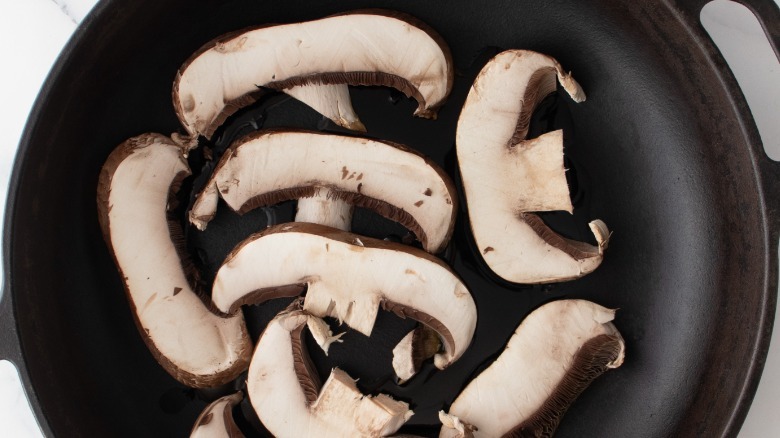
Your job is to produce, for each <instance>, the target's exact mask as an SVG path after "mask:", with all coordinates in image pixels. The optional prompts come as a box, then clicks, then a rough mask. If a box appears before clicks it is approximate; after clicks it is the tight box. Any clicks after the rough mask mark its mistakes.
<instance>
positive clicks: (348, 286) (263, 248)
mask: <svg viewBox="0 0 780 438" xmlns="http://www.w3.org/2000/svg"><path fill="white" fill-rule="evenodd" d="M306 285H308V289H307V292H306V299H305V302H304V309H305V310H306V311H307V312H309V313H311V314H313V315H315V316H319V317H324V316H332V317H335V318H338V319H339V320H340V321H342V322H344V323H346V324H347V325H349V326H350V327H352V328H353V329H355V330H357V331H359V332H361V333H363V334H365V335H366V336H369V335H371V330H372V329H373V326H374V320H375V319H376V315H377V312H378V311H379V306H380V305H382V306H383V307H384V308H385V309H388V310H390V311H392V312H394V313H396V314H397V315H399V316H401V317H407V316H408V317H411V318H413V319H415V320H417V321H420V322H422V323H424V324H425V325H427V326H428V327H430V328H431V329H433V330H435V331H436V333H438V335H439V337H440V338H441V339H442V343H443V345H444V352H442V353H438V354H437V355H436V356H435V357H434V364H435V365H436V367H438V368H439V369H444V368H445V367H447V366H448V365H449V364H450V363H452V362H453V361H455V360H457V359H458V358H459V357H460V356H461V355H462V354H463V352H464V351H465V350H466V348H467V347H468V345H469V343H470V342H471V338H472V335H473V334H474V328H475V327H476V322H477V309H476V307H475V305H474V300H473V299H472V298H471V294H470V293H469V291H468V289H467V288H466V286H465V285H464V284H463V283H462V282H461V281H460V280H459V279H458V277H457V276H455V274H453V273H452V271H450V269H449V268H448V267H447V266H446V265H445V264H444V263H443V262H441V261H440V260H439V259H437V258H435V257H433V256H432V255H430V254H428V253H426V252H425V251H421V250H419V249H415V248H412V247H409V246H407V245H401V244H398V243H392V242H386V241H382V240H376V239H370V238H367V237H359V236H357V235H355V234H350V233H346V232H343V231H339V230H335V229H332V228H328V227H324V226H321V225H315V224H304V223H290V224H281V225H276V226H274V227H271V228H268V229H266V230H265V231H262V232H260V233H257V234H255V235H253V236H250V237H249V238H248V239H246V240H244V241H243V242H241V243H240V244H238V245H237V246H236V248H235V249H234V250H233V252H232V253H231V254H229V255H228V257H227V258H226V259H225V262H224V264H223V265H222V267H220V268H219V271H217V275H216V278H215V279H214V289H213V291H212V299H213V300H214V304H215V305H216V306H217V307H218V308H219V309H220V310H221V311H223V312H226V313H227V312H231V313H232V312H235V311H237V310H238V308H239V306H241V305H242V304H259V303H262V302H264V301H267V300H269V299H271V298H277V297H280V296H295V295H298V294H299V293H300V292H301V291H302V289H303V287H304V286H306ZM296 286H297V287H296Z"/></svg>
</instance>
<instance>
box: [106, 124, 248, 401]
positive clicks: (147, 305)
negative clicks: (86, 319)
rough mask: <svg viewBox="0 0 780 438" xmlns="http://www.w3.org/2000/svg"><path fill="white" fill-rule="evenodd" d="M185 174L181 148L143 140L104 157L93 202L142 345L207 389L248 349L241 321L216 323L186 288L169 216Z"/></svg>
mask: <svg viewBox="0 0 780 438" xmlns="http://www.w3.org/2000/svg"><path fill="white" fill-rule="evenodd" d="M189 174H190V169H189V167H188V166H187V162H186V160H185V159H184V158H183V156H182V154H181V149H180V147H179V146H177V145H176V144H175V143H174V142H173V141H172V140H171V139H169V138H167V137H164V136H162V135H159V134H144V135H141V136H138V137H134V138H131V139H129V140H127V141H125V142H124V143H122V144H121V145H119V147H117V148H116V149H115V150H114V151H113V152H112V153H111V155H109V157H108V159H107V160H106V163H105V165H104V166H103V169H102V170H101V173H100V181H99V184H98V194H97V201H98V212H99V220H100V225H101V228H102V230H103V236H104V238H105V240H106V243H107V244H108V247H109V249H110V250H111V252H112V254H113V256H114V261H115V262H116V265H117V267H118V268H119V272H120V275H121V276H122V278H123V279H124V286H125V291H126V292H127V296H128V299H129V301H130V307H131V308H132V310H133V315H134V317H135V321H136V324H137V325H138V328H139V331H140V333H141V336H142V337H143V339H144V341H145V342H146V345H147V346H148V347H149V349H150V350H151V352H152V354H153V355H154V357H155V359H157V361H158V362H159V363H160V364H161V365H162V366H163V367H164V368H165V370H166V371H168V373H170V374H171V375H172V376H173V377H174V378H176V379H177V380H179V381H180V382H182V383H184V384H186V385H189V386H195V387H207V386H216V385H221V384H223V383H225V382H228V381H230V380H233V379H234V378H235V377H236V376H237V375H238V374H239V373H241V372H243V371H244V370H245V369H246V368H247V366H248V365H249V357H250V355H251V354H252V342H251V340H250V338H249V336H248V334H247V332H246V327H245V325H244V318H243V316H242V315H241V314H237V315H234V316H232V317H230V318H222V317H220V316H217V315H216V314H214V313H212V312H211V311H210V310H209V308H207V307H206V305H205V304H204V302H203V301H202V300H201V298H200V297H199V296H198V295H197V294H196V293H195V291H194V290H193V288H192V286H191V281H190V280H192V277H193V275H195V274H196V271H195V270H194V267H192V265H191V264H190V263H189V261H188V259H187V257H186V256H185V252H184V251H183V250H181V248H180V246H181V245H182V244H183V237H182V232H181V227H180V226H179V224H178V223H177V222H176V221H175V220H169V218H168V211H167V210H168V206H169V205H171V204H172V203H173V202H175V199H174V198H173V194H174V193H175V192H176V191H177V190H178V188H179V185H180V183H181V180H182V179H183V178H184V177H186V176H187V175H189ZM177 245H178V246H177Z"/></svg>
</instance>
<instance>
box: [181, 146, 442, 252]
mask: <svg viewBox="0 0 780 438" xmlns="http://www.w3.org/2000/svg"><path fill="white" fill-rule="evenodd" d="M315 194H316V195H318V196H319V200H316V202H319V203H321V202H322V199H336V200H338V199H342V200H346V201H347V202H349V203H350V204H354V205H356V206H361V207H365V208H369V209H372V210H373V211H375V212H377V213H379V214H380V215H383V216H385V217H387V218H389V219H392V220H396V221H398V222H400V223H401V224H402V225H404V226H406V227H407V228H409V229H410V230H411V231H412V232H413V233H414V234H415V235H416V236H417V237H418V239H419V240H420V241H421V243H422V244H423V247H424V248H425V249H426V250H428V251H430V252H438V251H440V250H441V249H443V248H444V246H445V245H446V244H447V242H448V241H449V238H450V236H451V235H452V229H453V224H454V221H455V213H456V207H455V199H456V196H457V195H456V194H455V189H454V185H453V184H452V182H451V181H450V179H449V177H448V176H447V175H446V173H445V172H444V171H443V170H441V169H440V168H439V167H438V166H436V165H435V164H434V163H432V162H429V161H427V160H426V159H425V158H424V157H422V156H420V155H418V154H416V153H412V152H411V151H409V150H407V149H405V148H403V147H401V146H399V145H395V144H390V143H386V142H382V141H377V140H370V139H366V138H358V137H345V136H339V135H327V134H322V133H316V132H300V131H267V132H261V133H258V134H256V135H254V136H252V137H249V138H247V139H244V140H243V141H242V142H241V143H237V144H235V145H233V146H231V148H230V149H228V151H227V152H226V153H225V154H224V155H223V157H222V159H221V161H220V163H219V164H218V165H217V167H216V169H215V171H214V174H213V175H212V177H211V179H210V180H209V182H208V183H207V184H206V186H205V188H204V189H203V191H202V192H201V193H200V194H198V197H197V199H196V201H195V204H194V205H193V207H192V210H191V211H190V221H191V222H192V223H193V224H194V225H195V226H196V227H198V228H199V229H201V230H202V229H204V228H205V227H206V225H207V224H208V221H209V220H211V218H212V217H213V216H214V214H215V211H216V208H217V201H218V197H220V196H221V197H222V199H224V200H225V202H226V203H227V204H228V205H229V206H230V208H232V209H233V210H235V211H238V212H246V211H249V210H251V209H252V208H255V207H258V206H263V205H269V204H273V203H276V202H280V201H282V200H287V199H298V198H305V197H310V196H312V195H315ZM313 202H315V201H311V202H310V203H308V205H309V207H308V208H306V209H305V210H304V211H311V210H315V211H314V214H307V215H306V217H307V219H311V216H315V219H316V220H318V221H321V222H322V221H323V215H322V214H321V213H320V212H319V211H321V210H322V209H323V208H321V207H318V206H317V204H312V203H313ZM320 205H321V204H320ZM339 208H343V207H339ZM342 211H343V210H342ZM328 214H330V213H328ZM299 215H301V213H300V212H299ZM299 219H303V218H302V217H301V216H299ZM312 222H314V220H312ZM338 222H340V219H339V218H338V217H337V218H336V219H334V220H333V221H332V222H328V223H329V224H331V225H338ZM346 222H347V221H346V220H345V221H343V224H344V225H346ZM336 228H342V227H336ZM344 228H346V226H345V227H344Z"/></svg>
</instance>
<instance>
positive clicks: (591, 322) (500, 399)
mask: <svg viewBox="0 0 780 438" xmlns="http://www.w3.org/2000/svg"><path fill="white" fill-rule="evenodd" d="M614 315H615V311H614V310H611V309H606V308H604V307H601V306H599V305H597V304H594V303H591V302H589V301H584V300H561V301H554V302H551V303H548V304H546V305H544V306H542V307H540V308H539V309H537V310H535V311H534V312H532V313H531V314H530V315H528V317H526V319H525V320H524V321H523V322H522V323H521V324H520V326H519V327H518V328H517V330H516V331H515V333H514V335H513V336H512V338H511V339H510V340H509V343H508V344H507V346H506V348H505V349H504V351H503V352H502V353H501V355H500V356H499V357H498V359H496V361H495V362H493V364H491V365H490V367H488V368H487V369H486V370H485V371H483V372H482V373H481V374H479V376H477V377H476V378H475V379H473V380H472V381H471V382H470V383H469V384H468V386H466V388H465V389H464V390H463V392H461V393H460V395H458V397H457V399H455V401H454V402H453V403H452V406H451V407H450V410H449V415H450V416H454V417H457V419H458V421H459V422H462V423H465V424H468V425H471V426H474V427H476V430H475V431H474V432H473V433H474V436H475V437H497V436H503V435H504V434H506V433H509V432H518V431H520V429H522V432H524V433H527V434H528V436H549V433H551V430H554V429H555V427H556V426H557V424H558V421H559V420H560V417H561V416H562V415H563V413H564V412H565V410H566V408H567V407H568V405H569V403H571V402H572V401H573V400H574V398H576V396H577V395H579V393H580V392H581V391H582V390H583V389H584V388H585V387H586V386H587V385H588V384H589V383H590V381H591V380H592V379H593V378H595V377H597V376H598V375H599V374H601V373H602V372H604V371H606V370H607V369H610V368H616V367H618V366H620V365H621V364H622V363H623V358H624V348H625V346H624V342H623V338H622V337H621V336H620V333H618V331H617V329H616V328H615V326H614V325H613V324H612V323H611V322H610V321H612V319H613V318H614ZM450 420H451V419H450ZM453 424H455V423H453ZM518 428H520V429H518ZM445 429H448V428H447V427H446V426H445V427H444V428H442V433H441V435H440V436H441V437H445V436H457V435H452V431H450V430H445ZM523 436H525V435H523Z"/></svg>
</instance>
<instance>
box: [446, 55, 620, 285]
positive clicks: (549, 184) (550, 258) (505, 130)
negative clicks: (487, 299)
mask: <svg viewBox="0 0 780 438" xmlns="http://www.w3.org/2000/svg"><path fill="white" fill-rule="evenodd" d="M556 78H557V79H558V81H560V83H561V84H562V85H563V88H564V89H565V90H566V91H567V92H568V93H569V95H570V96H571V97H572V98H573V99H574V100H575V101H576V102H581V101H583V100H585V94H584V93H583V91H582V89H581V88H580V86H579V85H578V84H577V82H576V81H575V80H574V79H573V78H572V77H571V75H569V74H567V73H565V72H564V71H563V69H562V68H561V66H560V65H559V64H558V62H556V61H555V60H554V59H552V58H550V57H549V56H545V55H542V54H539V53H535V52H529V51H525V50H510V51H506V52H503V53H500V54H499V55H497V56H496V57H494V58H493V59H492V60H490V61H489V62H488V63H487V65H486V66H485V67H484V68H483V69H482V71H481V72H480V73H479V75H478V76H477V79H476V80H475V81H474V84H473V85H472V87H471V91H470V92H469V95H468V98H467V99H466V103H465V104H464V105H463V110H462V112H461V114H460V119H459V120H458V130H457V136H456V142H457V153H458V163H459V165H460V171H461V177H462V179H463V186H464V189H465V195H466V203H467V206H468V213H469V220H470V222H471V230H472V232H473V234H474V240H475V241H476V243H477V245H478V248H479V252H480V253H481V254H482V258H483V259H484V260H485V262H486V263H487V265H488V266H489V267H490V269H491V270H493V272H495V273H496V274H498V275H499V276H500V277H502V278H504V279H505V280H508V281H512V282H516V283H547V282H554V281H562V280H570V279H573V278H577V277H580V276H583V275H585V274H588V273H590V272H592V271H593V270H594V269H596V268H597V267H598V266H599V264H601V261H602V258H603V252H604V250H605V249H606V247H607V242H608V239H609V230H608V229H607V227H606V225H605V224H604V222H602V221H600V220H595V221H593V222H591V223H590V228H591V230H592V231H593V233H594V235H595V236H596V242H597V245H596V246H593V245H589V244H587V243H584V242H578V241H574V240H570V239H566V238H564V237H562V236H560V235H558V234H556V233H555V232H554V231H552V230H551V229H550V228H549V227H548V226H547V225H545V224H544V222H543V221H542V220H541V219H540V218H539V216H537V215H536V214H534V212H540V211H554V210H562V211H567V212H569V213H571V212H572V210H573V207H572V204H571V200H570V198H569V188H568V185H567V183H566V176H565V169H564V167H563V135H562V133H561V131H554V132H550V133H547V134H544V135H542V136H540V137H537V138H534V139H526V136H527V134H528V124H529V121H530V118H531V114H532V113H533V110H534V108H535V107H536V105H537V104H538V103H539V101H541V100H542V99H543V98H544V97H545V96H547V95H548V94H550V93H552V92H554V91H555V85H556Z"/></svg>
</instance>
